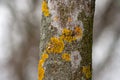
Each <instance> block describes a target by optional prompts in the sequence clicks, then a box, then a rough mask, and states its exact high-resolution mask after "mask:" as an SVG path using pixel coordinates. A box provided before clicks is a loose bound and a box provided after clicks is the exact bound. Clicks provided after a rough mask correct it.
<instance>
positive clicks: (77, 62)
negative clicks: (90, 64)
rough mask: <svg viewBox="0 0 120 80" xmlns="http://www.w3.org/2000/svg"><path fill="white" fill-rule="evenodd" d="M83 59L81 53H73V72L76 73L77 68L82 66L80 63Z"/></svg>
mask: <svg viewBox="0 0 120 80" xmlns="http://www.w3.org/2000/svg"><path fill="white" fill-rule="evenodd" d="M81 60H82V57H81V55H80V52H79V51H72V52H71V64H72V72H73V73H74V72H75V71H76V70H77V68H78V67H79V66H80V62H81Z"/></svg>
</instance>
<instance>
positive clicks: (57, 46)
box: [46, 37, 64, 53]
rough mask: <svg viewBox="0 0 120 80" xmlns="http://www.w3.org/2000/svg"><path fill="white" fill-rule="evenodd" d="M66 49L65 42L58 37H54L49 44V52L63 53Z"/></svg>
mask: <svg viewBox="0 0 120 80" xmlns="http://www.w3.org/2000/svg"><path fill="white" fill-rule="evenodd" d="M63 49H64V42H63V41H62V40H60V39H59V38H57V37H52V38H51V39H50V43H49V44H48V46H47V49H46V51H47V52H48V53H61V52H62V51H63Z"/></svg>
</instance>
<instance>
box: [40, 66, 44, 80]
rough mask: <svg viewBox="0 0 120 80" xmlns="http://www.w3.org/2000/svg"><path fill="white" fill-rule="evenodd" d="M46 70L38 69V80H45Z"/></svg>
mask: <svg viewBox="0 0 120 80" xmlns="http://www.w3.org/2000/svg"><path fill="white" fill-rule="evenodd" d="M44 73H45V70H44V68H43V67H38V80H43V78H44Z"/></svg>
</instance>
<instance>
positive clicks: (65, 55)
mask: <svg viewBox="0 0 120 80" xmlns="http://www.w3.org/2000/svg"><path fill="white" fill-rule="evenodd" d="M62 59H63V60H65V61H70V60H71V58H70V54H68V53H63V54H62Z"/></svg>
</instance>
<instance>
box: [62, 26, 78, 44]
mask: <svg viewBox="0 0 120 80" xmlns="http://www.w3.org/2000/svg"><path fill="white" fill-rule="evenodd" d="M60 39H62V40H64V41H66V42H72V41H74V40H76V39H75V38H74V36H73V32H72V30H69V29H66V28H64V29H63V30H62V35H61V36H60Z"/></svg>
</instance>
